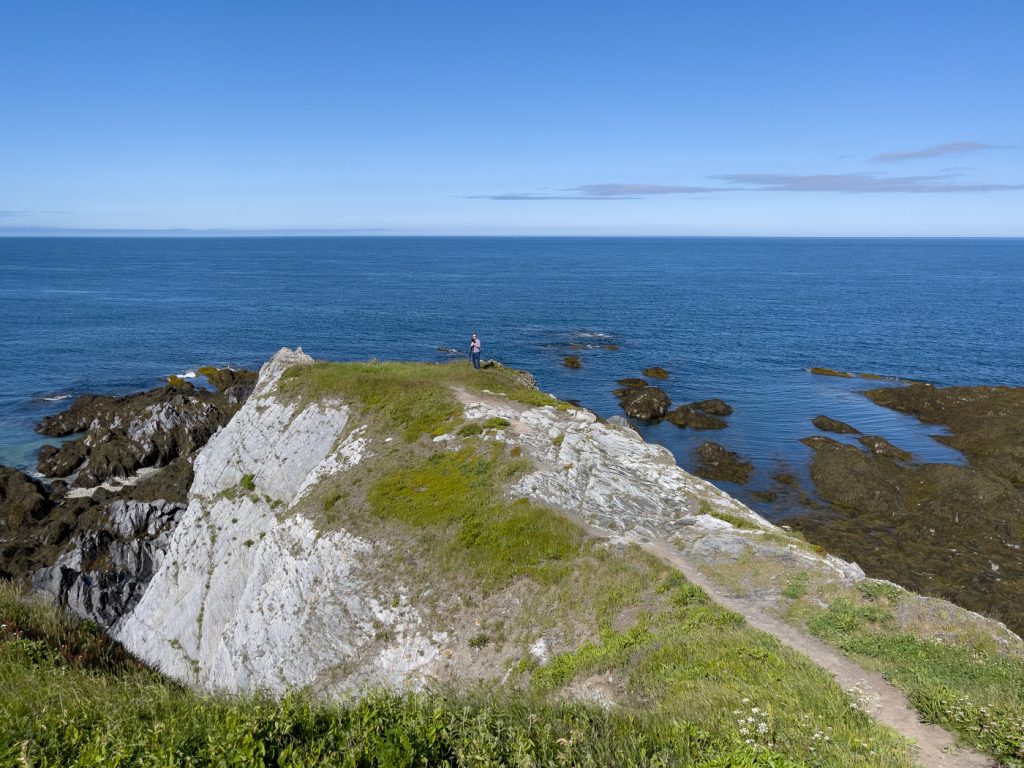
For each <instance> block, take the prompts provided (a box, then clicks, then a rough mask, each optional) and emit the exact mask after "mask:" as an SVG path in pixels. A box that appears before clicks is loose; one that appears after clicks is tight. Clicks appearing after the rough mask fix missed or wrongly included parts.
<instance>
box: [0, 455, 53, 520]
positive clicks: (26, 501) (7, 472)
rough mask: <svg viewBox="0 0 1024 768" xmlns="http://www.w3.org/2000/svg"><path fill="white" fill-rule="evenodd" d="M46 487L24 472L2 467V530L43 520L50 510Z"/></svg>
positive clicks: (0, 468) (0, 470) (0, 494)
mask: <svg viewBox="0 0 1024 768" xmlns="http://www.w3.org/2000/svg"><path fill="white" fill-rule="evenodd" d="M49 508H50V503H49V499H48V498H47V493H46V489H45V488H44V487H43V486H42V484H41V483H38V482H36V481H35V480H33V479H32V478H31V477H29V476H28V475H26V474H25V473H24V472H19V471H18V470H16V469H13V468H11V467H0V531H3V530H5V529H6V530H7V531H12V530H16V529H18V528H20V527H21V526H23V525H25V524H27V523H32V522H35V521H38V520H41V519H42V518H43V517H45V516H46V514H47V512H49Z"/></svg>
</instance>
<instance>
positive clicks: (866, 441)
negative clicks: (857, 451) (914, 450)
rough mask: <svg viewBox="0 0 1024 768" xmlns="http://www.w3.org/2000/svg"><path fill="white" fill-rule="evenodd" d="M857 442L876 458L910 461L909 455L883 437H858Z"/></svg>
mask: <svg viewBox="0 0 1024 768" xmlns="http://www.w3.org/2000/svg"><path fill="white" fill-rule="evenodd" d="M857 440H858V441H860V444H861V445H863V446H864V447H865V448H867V449H868V450H869V451H871V452H872V453H873V454H875V455H876V456H887V457H888V458H890V459H899V460H900V461H909V460H910V453H909V452H908V451H904V450H903V449H902V448H897V447H896V446H895V445H893V444H892V443H890V442H889V441H888V440H886V439H885V438H884V437H879V436H878V435H863V436H861V437H858V438H857Z"/></svg>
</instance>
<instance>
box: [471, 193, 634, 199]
mask: <svg viewBox="0 0 1024 768" xmlns="http://www.w3.org/2000/svg"><path fill="white" fill-rule="evenodd" d="M466 197H467V199H469V200H639V199H640V197H639V196H638V195H544V194H540V193H536V194H534V193H532V192H503V193H502V194H500V195H467V196H466Z"/></svg>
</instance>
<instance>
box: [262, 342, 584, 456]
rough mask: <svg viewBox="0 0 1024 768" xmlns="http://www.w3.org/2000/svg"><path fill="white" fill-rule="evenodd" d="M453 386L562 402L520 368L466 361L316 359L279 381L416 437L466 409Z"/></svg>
mask: <svg viewBox="0 0 1024 768" xmlns="http://www.w3.org/2000/svg"><path fill="white" fill-rule="evenodd" d="M453 386H461V387H464V388H466V389H469V390H473V391H477V392H479V391H482V390H485V389H486V390H489V391H491V392H496V393H498V394H503V395H505V396H506V397H508V398H509V399H510V400H514V401H515V402H519V403H524V404H526V405H551V406H554V407H556V408H561V409H569V408H573V407H574V406H572V405H570V404H569V403H563V402H561V401H560V400H557V399H555V398H553V397H552V396H551V395H547V394H545V393H543V392H540V391H538V390H537V389H535V388H533V386H532V384H531V383H530V382H529V381H528V380H527V378H526V375H525V374H523V373H522V372H521V371H516V370H514V369H511V368H487V369H481V370H479V371H477V370H474V369H473V368H472V366H470V365H469V364H468V363H466V362H464V361H456V362H452V363H445V364H441V365H430V364H426V363H398V362H390V363H381V362H368V363H315V364H313V365H305V366H297V367H295V368H290V369H289V370H287V371H285V372H284V374H283V375H282V377H281V381H280V382H279V384H278V387H279V390H280V392H281V394H283V395H284V396H285V397H287V398H291V399H293V400H296V401H299V402H304V403H307V402H310V401H317V400H319V401H322V400H329V399H332V398H337V399H341V400H344V401H345V402H348V403H350V404H354V405H357V406H358V407H359V408H360V409H361V410H362V411H363V412H364V413H365V414H367V415H372V416H373V417H374V420H375V421H376V423H377V426H378V427H379V428H380V429H381V430H384V431H387V432H393V433H397V434H401V435H402V436H403V437H404V438H405V439H406V440H407V441H409V442H412V441H414V440H417V439H418V438H420V437H422V436H423V435H440V434H443V433H445V432H446V431H448V430H449V428H451V427H453V426H455V424H456V422H457V421H458V420H459V419H460V417H461V415H462V407H461V406H460V405H459V403H458V402H457V401H456V399H455V397H454V395H453V393H452V387H453Z"/></svg>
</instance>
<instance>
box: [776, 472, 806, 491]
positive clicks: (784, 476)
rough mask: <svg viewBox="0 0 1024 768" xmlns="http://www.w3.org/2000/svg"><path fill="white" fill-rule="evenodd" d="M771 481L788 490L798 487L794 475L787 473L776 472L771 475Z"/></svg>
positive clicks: (798, 482) (797, 481) (798, 483)
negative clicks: (788, 488)
mask: <svg viewBox="0 0 1024 768" xmlns="http://www.w3.org/2000/svg"><path fill="white" fill-rule="evenodd" d="M772 480H774V481H775V482H776V483H778V484H779V485H783V486H788V487H790V488H796V487H797V486H799V485H800V481H799V480H797V479H796V475H793V474H790V473H789V472H777V473H776V474H774V475H772Z"/></svg>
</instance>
